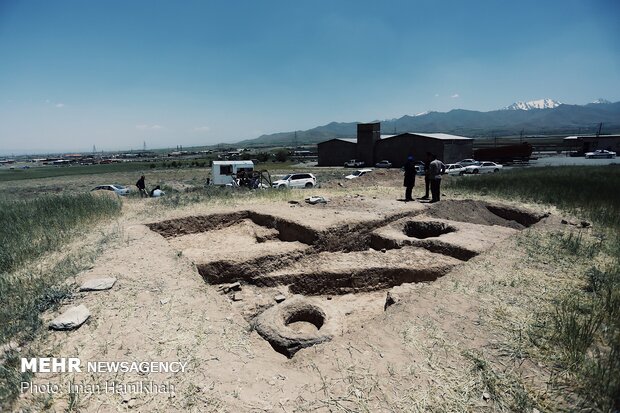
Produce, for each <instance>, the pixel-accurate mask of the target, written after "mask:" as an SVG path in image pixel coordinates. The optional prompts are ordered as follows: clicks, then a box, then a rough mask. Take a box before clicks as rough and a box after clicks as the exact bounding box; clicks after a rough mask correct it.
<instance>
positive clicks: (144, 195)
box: [136, 175, 149, 198]
mask: <svg viewBox="0 0 620 413" xmlns="http://www.w3.org/2000/svg"><path fill="white" fill-rule="evenodd" d="M136 186H137V187H138V191H140V198H148V197H149V194H148V192H146V185H145V183H144V175H142V176H141V177H140V179H138V182H136Z"/></svg>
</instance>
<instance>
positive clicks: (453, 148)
mask: <svg viewBox="0 0 620 413" xmlns="http://www.w3.org/2000/svg"><path fill="white" fill-rule="evenodd" d="M380 127H381V124H380V123H378V122H377V123H360V124H358V125H357V140H356V139H331V140H329V141H325V142H321V143H319V145H318V152H319V166H342V165H343V164H344V162H346V161H348V160H349V159H357V160H362V161H364V163H365V164H366V165H367V166H371V165H374V164H375V163H376V162H379V161H381V160H384V159H385V160H388V161H390V162H391V163H392V165H393V166H394V167H401V166H403V165H404V164H405V162H406V160H407V157H408V156H409V155H412V156H413V157H414V158H415V159H416V160H424V159H425V158H426V152H431V153H433V154H435V155H437V158H439V159H441V160H442V161H443V162H444V163H454V162H457V161H460V160H461V159H464V158H471V157H472V153H473V139H471V138H466V137H463V136H456V135H448V134H445V133H409V132H407V133H401V134H398V135H383V136H382V135H381V133H380Z"/></svg>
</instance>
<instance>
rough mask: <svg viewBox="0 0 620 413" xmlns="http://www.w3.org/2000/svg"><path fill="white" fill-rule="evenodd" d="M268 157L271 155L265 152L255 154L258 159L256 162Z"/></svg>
mask: <svg viewBox="0 0 620 413" xmlns="http://www.w3.org/2000/svg"><path fill="white" fill-rule="evenodd" d="M270 157H271V155H270V154H269V153H267V152H259V153H257V154H256V159H258V162H267V161H268V160H269V158H270Z"/></svg>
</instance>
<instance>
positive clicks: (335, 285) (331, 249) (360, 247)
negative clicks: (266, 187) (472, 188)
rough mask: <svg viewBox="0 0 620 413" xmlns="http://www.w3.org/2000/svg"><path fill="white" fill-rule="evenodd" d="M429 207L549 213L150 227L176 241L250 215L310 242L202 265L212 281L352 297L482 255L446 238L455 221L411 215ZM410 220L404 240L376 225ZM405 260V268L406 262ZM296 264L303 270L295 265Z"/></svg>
mask: <svg viewBox="0 0 620 413" xmlns="http://www.w3.org/2000/svg"><path fill="white" fill-rule="evenodd" d="M423 212H424V213H425V214H427V215H429V216H433V217H437V218H442V219H449V218H452V219H454V220H456V221H459V220H460V221H462V222H473V223H475V224H478V225H500V226H505V227H509V228H514V229H522V228H524V227H526V226H530V225H533V224H534V223H536V222H538V221H539V220H540V219H541V218H542V217H543V216H542V215H540V214H535V213H531V212H529V211H524V210H520V209H517V208H513V207H507V206H503V205H492V204H488V203H485V202H481V201H445V202H441V203H439V204H434V205H432V206H431V207H429V208H427V209H426V210H424V211H419V210H418V211H406V212H402V213H398V214H393V215H390V216H387V217H385V218H383V219H377V220H372V221H366V222H361V223H354V224H344V225H340V226H337V227H332V228H329V229H328V230H322V231H320V230H316V229H313V228H311V227H309V226H305V225H301V224H299V223H297V222H293V221H291V220H286V219H282V218H279V217H276V216H273V215H268V214H264V213H259V212H255V211H239V212H233V213H228V214H213V215H207V216H193V217H186V218H180V219H173V220H167V221H162V222H157V223H152V224H148V227H149V228H150V229H151V230H153V231H155V232H157V233H159V234H161V235H162V236H163V237H165V238H168V239H170V238H175V237H180V236H184V235H188V234H197V233H203V232H212V231H216V230H219V229H222V228H226V227H230V226H232V225H235V224H237V223H238V222H240V221H242V220H247V219H249V220H251V221H252V222H253V223H255V224H256V225H259V226H261V227H265V228H270V229H274V230H276V231H277V233H276V234H274V238H276V239H277V240H279V241H281V242H299V243H302V244H304V245H306V246H307V247H305V248H304V249H301V250H295V251H286V252H284V253H283V252H278V251H277V248H276V249H274V250H273V251H269V252H267V253H262V254H260V255H258V256H253V257H249V258H245V259H238V258H237V257H235V256H232V257H229V258H226V259H213V260H209V261H207V262H196V267H197V269H198V272H199V273H200V275H201V276H202V277H203V279H204V280H205V281H206V282H207V283H209V284H224V283H232V282H236V281H243V282H246V283H248V284H252V285H255V286H258V287H274V286H280V285H287V286H288V287H289V290H290V291H291V292H293V293H297V294H305V295H320V294H347V293H355V292H362V291H373V290H379V289H386V288H390V287H393V286H396V285H400V284H402V283H411V282H422V281H432V280H435V279H437V278H438V277H440V276H442V275H444V274H445V273H447V272H448V271H449V270H450V269H451V268H452V267H453V266H454V265H457V264H458V263H459V262H462V261H466V260H469V259H471V258H472V257H474V256H476V255H477V254H478V252H476V251H473V250H471V249H469V248H467V247H464V246H462V245H455V244H454V243H450V242H444V241H443V240H442V237H443V236H444V235H446V234H451V233H454V232H455V231H457V230H456V228H455V226H453V225H450V224H447V223H445V222H433V221H428V220H427V221H423V220H413V219H414V218H415V217H416V216H418V215H420V214H421V213H423ZM404 218H411V219H412V220H411V221H409V222H407V223H406V224H405V225H404V227H403V228H402V233H404V235H406V239H404V240H403V239H401V240H395V239H392V238H389V237H385V236H380V235H377V233H376V231H375V230H377V229H379V228H383V227H387V226H389V225H391V224H392V223H394V222H396V221H398V220H401V219H404ZM268 240H269V238H268V237H267V238H260V239H259V238H258V237H257V240H256V241H257V242H265V241H268ZM411 248H414V249H422V250H425V251H427V252H428V253H430V254H431V255H430V257H431V258H430V261H429V262H424V263H416V262H407V261H406V259H404V258H405V257H407V252H406V251H402V252H393V250H401V249H411ZM368 251H371V252H372V251H374V253H373V254H370V255H368V256H365V257H363V258H360V259H363V260H365V262H364V265H362V266H361V267H360V268H356V265H357V264H352V266H349V265H348V264H347V263H346V262H345V263H341V264H337V263H338V262H339V260H340V261H343V260H344V261H346V259H341V257H343V256H347V255H350V254H356V253H360V252H368ZM379 251H384V252H386V251H387V252H390V253H392V255H393V256H396V257H399V256H402V257H400V258H396V259H394V260H393V262H385V260H384V259H383V258H384V257H383V256H381V253H379ZM326 253H329V254H332V255H330V260H331V261H329V262H328V263H326V264H325V263H322V264H321V265H320V266H317V264H316V262H315V261H316V260H319V262H322V261H321V259H323V258H322V254H326ZM377 254H378V255H377ZM442 257H443V258H448V259H451V260H453V261H451V262H450V263H449V264H446V265H443V264H442V265H438V266H433V265H430V263H431V262H441V261H442ZM405 262H406V265H404V264H401V263H405ZM300 263H301V264H300ZM330 263H334V266H333V268H330ZM444 264H445V263H444ZM296 265H297V267H299V266H300V265H301V266H302V267H303V268H301V269H299V268H294V267H295V266H296Z"/></svg>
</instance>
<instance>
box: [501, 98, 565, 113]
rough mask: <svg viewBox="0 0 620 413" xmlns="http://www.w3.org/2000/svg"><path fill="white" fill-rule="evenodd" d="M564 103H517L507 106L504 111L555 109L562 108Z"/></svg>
mask: <svg viewBox="0 0 620 413" xmlns="http://www.w3.org/2000/svg"><path fill="white" fill-rule="evenodd" d="M561 104H562V102H558V101H557V100H553V99H539V100H530V101H529V102H515V103H513V104H512V105H510V106H506V107H505V108H504V110H530V109H553V108H556V107H558V106H560V105H561Z"/></svg>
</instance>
